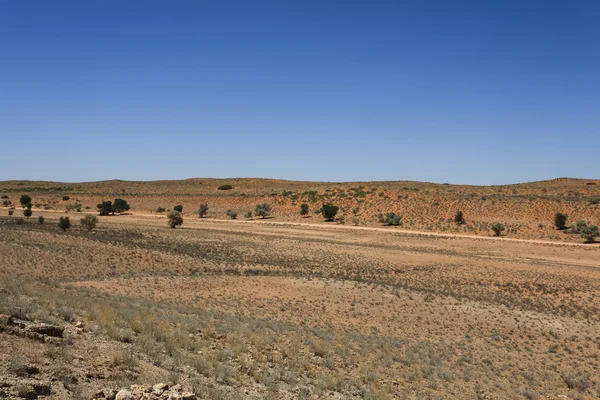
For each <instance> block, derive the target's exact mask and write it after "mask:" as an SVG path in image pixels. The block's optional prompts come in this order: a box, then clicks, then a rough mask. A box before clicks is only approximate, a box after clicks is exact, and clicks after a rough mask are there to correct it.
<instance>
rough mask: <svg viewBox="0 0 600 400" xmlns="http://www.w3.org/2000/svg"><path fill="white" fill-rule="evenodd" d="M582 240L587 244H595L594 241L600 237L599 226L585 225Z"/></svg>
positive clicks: (581, 233) (582, 230)
mask: <svg viewBox="0 0 600 400" xmlns="http://www.w3.org/2000/svg"><path fill="white" fill-rule="evenodd" d="M579 234H580V235H581V237H582V238H584V239H585V242H586V243H594V239H595V238H597V237H598V236H600V232H599V231H598V226H596V225H587V224H586V225H585V226H584V227H582V228H581V230H580V233H579Z"/></svg>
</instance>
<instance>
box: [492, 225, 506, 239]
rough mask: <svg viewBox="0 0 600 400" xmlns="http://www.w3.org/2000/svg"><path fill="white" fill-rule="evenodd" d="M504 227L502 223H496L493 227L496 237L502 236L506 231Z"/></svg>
mask: <svg viewBox="0 0 600 400" xmlns="http://www.w3.org/2000/svg"><path fill="white" fill-rule="evenodd" d="M504 229H505V228H504V225H502V224H501V223H500V222H496V223H495V224H493V225H492V230H493V231H494V236H500V235H501V234H502V231H504Z"/></svg>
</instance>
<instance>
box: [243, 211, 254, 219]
mask: <svg viewBox="0 0 600 400" xmlns="http://www.w3.org/2000/svg"><path fill="white" fill-rule="evenodd" d="M244 216H245V217H246V218H248V219H252V211H248V212H247V213H246V215H244Z"/></svg>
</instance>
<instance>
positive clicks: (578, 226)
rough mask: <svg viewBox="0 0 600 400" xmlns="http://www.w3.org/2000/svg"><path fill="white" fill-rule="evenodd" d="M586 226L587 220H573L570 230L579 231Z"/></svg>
mask: <svg viewBox="0 0 600 400" xmlns="http://www.w3.org/2000/svg"><path fill="white" fill-rule="evenodd" d="M586 226H587V222H585V221H583V220H579V221H577V222H575V223H574V224H573V225H571V231H573V233H581V230H582V229H583V228H585V227H586Z"/></svg>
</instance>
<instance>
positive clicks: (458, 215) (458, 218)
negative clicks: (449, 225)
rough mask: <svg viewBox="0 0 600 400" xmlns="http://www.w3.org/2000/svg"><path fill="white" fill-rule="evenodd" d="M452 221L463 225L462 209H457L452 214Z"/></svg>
mask: <svg viewBox="0 0 600 400" xmlns="http://www.w3.org/2000/svg"><path fill="white" fill-rule="evenodd" d="M454 222H456V223H457V224H458V225H463V224H464V223H465V222H466V221H465V217H464V215H463V212H462V211H457V212H456V214H454Z"/></svg>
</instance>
